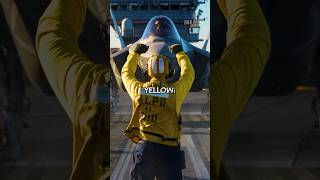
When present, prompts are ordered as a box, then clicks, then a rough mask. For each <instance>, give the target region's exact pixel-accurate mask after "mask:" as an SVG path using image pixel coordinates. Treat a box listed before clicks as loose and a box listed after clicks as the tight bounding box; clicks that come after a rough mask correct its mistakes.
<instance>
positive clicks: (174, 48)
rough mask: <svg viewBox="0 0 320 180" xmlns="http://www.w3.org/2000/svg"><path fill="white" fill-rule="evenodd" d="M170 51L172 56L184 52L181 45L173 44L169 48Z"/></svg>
mask: <svg viewBox="0 0 320 180" xmlns="http://www.w3.org/2000/svg"><path fill="white" fill-rule="evenodd" d="M169 51H170V52H171V53H172V54H178V53H179V52H181V51H183V49H182V46H181V44H173V45H171V46H169Z"/></svg>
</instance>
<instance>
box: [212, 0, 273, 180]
mask: <svg viewBox="0 0 320 180" xmlns="http://www.w3.org/2000/svg"><path fill="white" fill-rule="evenodd" d="M218 3H219V5H220V8H221V10H222V12H223V14H224V16H225V18H226V19H227V24H228V32H227V47H226V48H225V50H224V52H223V54H222V57H221V59H220V60H219V61H217V62H215V63H214V64H213V65H212V66H211V84H210V90H211V92H212V96H211V107H210V110H211V117H212V118H211V120H212V121H211V134H212V136H211V157H212V159H211V162H213V165H214V166H211V167H212V169H211V172H213V179H214V180H216V179H217V176H218V174H219V171H220V163H221V160H222V155H223V151H224V145H225V143H226V141H227V139H228V136H229V133H230V130H231V128H232V126H233V124H234V122H235V120H236V119H237V117H238V116H239V114H240V112H241V111H242V110H243V108H244V106H245V104H246V103H247V101H248V99H249V97H250V96H251V94H252V92H253V90H254V89H255V87H256V85H257V83H258V81H259V78H260V76H261V74H262V72H263V69H264V66H265V64H266V62H267V59H268V57H269V53H270V49H271V40H270V33H269V28H268V25H267V23H266V20H265V18H264V15H263V13H262V11H261V9H260V7H259V4H258V2H257V1H256V0H218Z"/></svg>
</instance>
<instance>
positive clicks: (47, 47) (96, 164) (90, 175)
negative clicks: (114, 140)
mask: <svg viewBox="0 0 320 180" xmlns="http://www.w3.org/2000/svg"><path fill="white" fill-rule="evenodd" d="M88 1H89V0H52V1H51V3H50V5H49V6H48V8H47V9H46V11H45V12H44V14H43V15H42V17H41V18H40V20H39V25H38V30H37V37H36V48H37V52H38V56H39V59H40V62H41V65H42V67H43V69H44V71H45V74H46V76H47V79H48V81H49V83H50V85H51V87H52V89H53V91H54V93H55V95H56V96H57V98H58V99H59V101H60V103H61V105H62V107H63V108H64V110H65V111H66V113H67V114H68V116H69V118H70V119H71V122H72V125H73V126H72V127H73V162H72V173H71V175H70V180H105V179H108V177H109V175H110V158H109V146H110V141H109V137H110V136H109V127H110V121H109V120H110V117H109V106H108V104H109V102H108V97H107V96H108V94H107V90H108V89H107V87H106V84H107V83H108V82H109V69H108V65H101V64H94V63H93V62H92V61H91V60H90V59H88V58H87V57H86V56H85V55H84V54H83V53H82V52H81V50H80V48H79V45H78V37H79V35H80V34H81V32H82V28H83V25H84V22H85V19H86V13H87V7H88ZM59 131H60V130H59V129H56V132H57V134H59ZM48 143H50V142H48ZM57 148H59V147H57Z"/></svg>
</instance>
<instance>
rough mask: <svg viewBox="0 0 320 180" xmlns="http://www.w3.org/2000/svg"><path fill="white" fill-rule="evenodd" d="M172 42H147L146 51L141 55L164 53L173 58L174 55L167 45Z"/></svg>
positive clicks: (148, 55)
mask: <svg viewBox="0 0 320 180" xmlns="http://www.w3.org/2000/svg"><path fill="white" fill-rule="evenodd" d="M172 44H173V43H170V42H166V41H160V42H154V43H151V44H149V49H148V51H147V52H146V53H144V54H142V55H141V56H143V57H146V58H148V57H151V56H152V55H159V54H161V55H165V56H167V57H169V58H174V57H175V55H174V54H172V53H171V52H170V51H169V48H168V47H169V46H170V45H172Z"/></svg>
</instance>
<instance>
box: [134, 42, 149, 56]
mask: <svg viewBox="0 0 320 180" xmlns="http://www.w3.org/2000/svg"><path fill="white" fill-rule="evenodd" d="M148 49H149V46H147V45H145V44H139V43H138V44H137V45H136V47H134V49H133V52H135V53H137V54H143V53H146V52H147V51H148Z"/></svg>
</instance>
